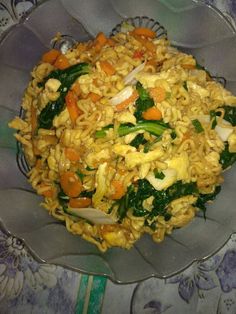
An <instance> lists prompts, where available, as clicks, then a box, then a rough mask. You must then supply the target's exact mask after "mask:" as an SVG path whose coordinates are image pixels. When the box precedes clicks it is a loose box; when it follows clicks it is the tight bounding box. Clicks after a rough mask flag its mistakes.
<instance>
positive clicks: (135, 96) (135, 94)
mask: <svg viewBox="0 0 236 314" xmlns="http://www.w3.org/2000/svg"><path fill="white" fill-rule="evenodd" d="M138 97H139V95H138V92H137V91H136V90H134V91H133V93H132V95H131V96H130V97H128V98H127V99H125V100H124V101H122V102H120V103H119V104H118V105H116V110H117V111H122V110H124V109H126V108H127V107H128V106H129V105H130V104H132V103H133V102H135V100H136V99H138Z"/></svg>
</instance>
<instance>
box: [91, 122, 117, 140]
mask: <svg viewBox="0 0 236 314" xmlns="http://www.w3.org/2000/svg"><path fill="white" fill-rule="evenodd" d="M113 127H114V125H113V124H108V125H106V126H104V127H103V128H102V129H101V130H99V131H96V132H95V137H96V138H104V137H106V135H107V133H106V132H107V131H108V130H109V129H111V128H113Z"/></svg>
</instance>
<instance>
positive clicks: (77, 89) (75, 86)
mask: <svg viewBox="0 0 236 314" xmlns="http://www.w3.org/2000/svg"><path fill="white" fill-rule="evenodd" d="M71 90H72V91H73V92H74V93H75V95H76V96H80V95H81V89H80V86H79V83H78V82H76V83H74V84H73V85H72V87H71Z"/></svg>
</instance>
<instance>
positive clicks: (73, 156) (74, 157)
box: [65, 147, 80, 162]
mask: <svg viewBox="0 0 236 314" xmlns="http://www.w3.org/2000/svg"><path fill="white" fill-rule="evenodd" d="M65 156H66V158H68V159H69V160H70V161H72V162H77V161H79V160H80V153H79V152H78V151H77V150H76V149H74V148H72V147H66V148H65Z"/></svg>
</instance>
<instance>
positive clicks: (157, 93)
mask: <svg viewBox="0 0 236 314" xmlns="http://www.w3.org/2000/svg"><path fill="white" fill-rule="evenodd" d="M149 93H150V96H151V97H152V98H153V99H154V100H155V101H156V102H161V101H163V100H165V99H166V90H165V89H164V88H163V87H160V86H158V87H154V88H150V90H149Z"/></svg>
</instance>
